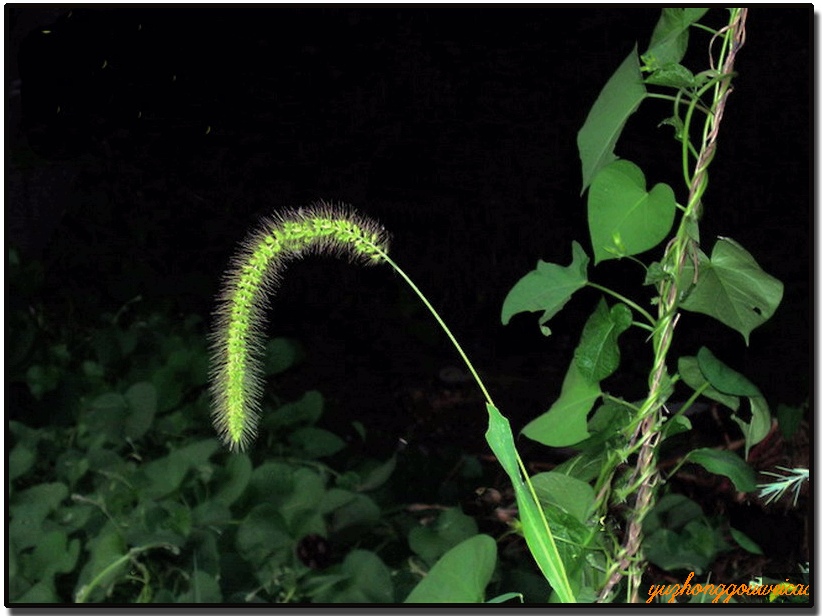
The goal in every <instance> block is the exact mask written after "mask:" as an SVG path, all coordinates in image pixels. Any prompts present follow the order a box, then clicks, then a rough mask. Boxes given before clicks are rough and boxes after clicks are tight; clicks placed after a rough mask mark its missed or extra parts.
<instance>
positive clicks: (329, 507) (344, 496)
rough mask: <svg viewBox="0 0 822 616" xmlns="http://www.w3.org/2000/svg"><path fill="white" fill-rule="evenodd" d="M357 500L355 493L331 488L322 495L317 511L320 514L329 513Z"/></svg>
mask: <svg viewBox="0 0 822 616" xmlns="http://www.w3.org/2000/svg"><path fill="white" fill-rule="evenodd" d="M355 498H357V495H356V493H354V492H351V491H349V490H343V489H341V488H331V489H330V490H327V491H326V493H325V494H324V495H323V499H322V502H321V503H320V505H319V508H318V511H319V512H320V513H323V514H325V513H331V512H332V511H334V510H335V509H339V508H340V507H342V506H343V505H347V504H348V503H350V502H351V501H353V500H354V499H355Z"/></svg>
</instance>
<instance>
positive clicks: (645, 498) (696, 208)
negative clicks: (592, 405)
mask: <svg viewBox="0 0 822 616" xmlns="http://www.w3.org/2000/svg"><path fill="white" fill-rule="evenodd" d="M747 14H748V10H747V9H746V8H735V9H731V18H730V22H729V23H728V25H727V26H725V27H724V28H722V29H721V30H719V31H718V32H717V33H716V34H715V35H714V36H713V37H712V38H711V42H710V45H709V54H708V55H709V57H710V59H711V69H713V70H715V71H716V72H717V73H718V74H719V75H720V76H722V77H721V79H718V80H716V81H715V83H712V84H711V88H713V90H714V105H713V107H712V113H711V114H709V115H708V117H707V119H706V122H705V125H704V128H703V134H702V147H701V148H700V151H699V156H698V157H697V159H696V163H695V164H694V172H693V176H690V175H689V174H688V172H687V169H688V161H689V157H690V156H691V154H690V153H689V148H688V145H689V141H690V140H689V139H688V135H689V128H690V120H691V117H692V114H693V109H694V108H695V107H696V102H694V103H692V104H691V107H690V109H689V113H688V116H687V121H686V123H685V130H684V131H683V139H682V141H683V147H682V151H683V166H684V168H685V179H686V183H687V184H688V189H689V194H688V204H687V206H686V209H685V213H684V214H683V217H682V220H681V222H680V225H679V228H678V230H677V234H676V236H675V237H674V239H673V240H672V241H671V242H670V243H669V244H668V246H667V248H666V250H665V256H664V257H663V259H662V262H663V263H670V264H673V265H674V268H673V271H672V272H670V276H669V277H667V278H665V279H664V280H663V281H662V282H661V283H660V284H659V298H660V302H659V307H658V315H659V320H658V324H659V326H658V327H657V330H656V332H657V333H656V334H655V335H654V365H653V368H652V371H651V379H650V383H649V393H648V398H647V399H646V401H645V403H644V404H643V406H642V409H641V412H640V414H639V418H638V424H637V425H636V427H635V429H634V432H633V434H632V436H631V439H630V441H629V446H628V448H627V450H628V451H626V453H633V452H635V451H637V449H638V452H639V453H638V456H637V461H636V466H635V467H634V469H633V472H632V473H631V476H630V477H629V479H628V483H627V488H625V489H624V490H623V491H622V494H623V495H624V498H630V496H631V495H632V494H633V493H635V494H636V497H635V501H634V504H633V509H634V514H633V515H632V516H631V519H630V520H629V522H628V528H627V530H626V533H625V537H624V539H623V542H622V546H621V548H620V549H619V552H618V554H617V557H616V559H615V561H614V564H613V565H612V567H611V568H610V570H609V575H608V579H607V581H606V583H605V585H604V586H603V588H602V590H601V591H600V593H599V597H598V600H599V601H605V600H607V599H608V596H609V595H610V593H611V591H612V590H613V588H614V586H615V585H616V584H617V583H618V582H619V581H620V580H621V579H622V578H623V577H624V576H626V575H627V576H628V600H629V601H630V602H632V603H635V602H637V601H638V592H639V584H640V581H641V578H642V569H641V567H640V566H639V565H640V564H641V561H642V556H641V547H642V523H643V521H644V520H645V517H646V515H647V514H648V512H649V511H650V509H651V508H652V507H653V504H654V501H655V495H656V487H657V484H658V482H659V473H658V471H657V469H656V466H655V459H654V458H655V456H654V454H655V450H656V445H657V443H658V442H659V438H660V433H661V428H662V418H661V412H660V410H661V408H662V405H663V403H664V401H665V397H666V393H665V390H666V389H667V388H668V387H669V385H670V379H669V377H668V372H667V369H666V362H665V360H666V357H667V354H668V350H669V349H670V346H671V341H672V339H673V333H674V329H675V327H676V324H677V321H678V320H679V313H678V308H679V301H680V290H681V289H680V284H681V282H682V275H683V271H684V269H685V265H686V263H687V261H688V259H689V258H690V259H691V260H692V261H693V264H694V272H695V275H696V270H697V262H696V258H695V248H696V240H695V239H694V238H693V237H691V236H690V234H689V229H688V226H689V225H688V223H689V222H691V221H697V220H698V219H699V217H700V214H701V211H700V210H701V204H702V201H701V199H702V195H703V193H704V192H705V189H706V187H707V183H708V177H707V169H708V166H709V165H710V163H711V160H712V159H713V156H714V153H715V151H716V140H717V136H718V134H719V125H720V123H721V121H722V116H723V113H724V111H725V104H726V102H727V99H728V95H729V94H730V93H731V91H732V88H731V78H732V76H733V69H734V61H735V59H736V54H737V52H738V51H739V49H740V48H741V47H742V45H744V43H745V21H746V18H747ZM717 39H721V40H722V48H721V50H720V53H719V61H718V63H717V66H718V68H717V67H715V65H714V61H713V53H712V48H713V45H714V42H715V41H716V40H717ZM711 88H708V89H711ZM626 457H627V455H626ZM605 492H607V490H603V493H605ZM632 565H634V566H632Z"/></svg>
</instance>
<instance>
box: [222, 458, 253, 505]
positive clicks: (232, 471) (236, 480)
mask: <svg viewBox="0 0 822 616" xmlns="http://www.w3.org/2000/svg"><path fill="white" fill-rule="evenodd" d="M249 481H251V459H250V458H249V457H248V456H247V455H245V454H236V455H233V456H231V457H229V458H228V461H227V462H226V464H225V466H224V467H223V468H222V469H220V471H218V475H217V478H216V481H215V483H217V485H219V490H218V491H217V493H216V494H215V495H214V496H213V500H215V501H217V502H219V503H222V504H224V505H231V504H232V503H233V502H234V501H236V500H237V499H238V498H240V496H241V495H242V493H243V492H245V489H246V488H247V487H248V483H249Z"/></svg>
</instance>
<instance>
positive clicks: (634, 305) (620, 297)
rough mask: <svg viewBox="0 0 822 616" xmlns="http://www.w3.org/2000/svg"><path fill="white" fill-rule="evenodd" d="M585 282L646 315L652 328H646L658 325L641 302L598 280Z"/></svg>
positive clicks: (651, 329)
mask: <svg viewBox="0 0 822 616" xmlns="http://www.w3.org/2000/svg"><path fill="white" fill-rule="evenodd" d="M585 284H586V285H588V286H589V287H591V288H594V289H597V290H599V291H602V292H603V293H608V294H609V295H611V296H612V297H615V298H616V299H618V300H619V301H621V302H622V303H623V304H625V305H627V306H630V307H631V308H633V309H634V310H636V311H637V312H638V313H639V314H641V315H642V316H643V317H645V319H646V320H647V321H648V323H649V324H650V328H645V329H649V330H650V331H653V329H654V327H655V326H656V320H655V319H654V317H652V316H651V313H650V312H648V311H647V310H645V309H644V308H643V307H642V306H640V305H639V304H637V303H636V302H634V301H631V300H630V299H628V298H627V297H625V296H624V295H622V294H620V293H617V292H616V291H614V290H612V289H609V288H608V287H604V286H602V285H600V284H597V283H596V282H591V281H590V280H588V281H586V283H585ZM643 327H644V326H643Z"/></svg>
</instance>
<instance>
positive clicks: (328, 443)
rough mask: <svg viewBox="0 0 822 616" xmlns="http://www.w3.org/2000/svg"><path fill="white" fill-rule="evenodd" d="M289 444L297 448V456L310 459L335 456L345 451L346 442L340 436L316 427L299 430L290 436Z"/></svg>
mask: <svg viewBox="0 0 822 616" xmlns="http://www.w3.org/2000/svg"><path fill="white" fill-rule="evenodd" d="M288 442H289V443H291V446H292V447H294V448H295V450H296V451H295V455H298V454H299V456H300V457H304V458H308V459H312V458H324V457H326V456H333V455H334V454H335V453H338V452H339V451H341V450H343V449H345V441H344V440H342V439H341V438H340V437H339V436H337V435H336V434H334V433H333V432H329V431H328V430H324V429H322V428H315V427H314V426H306V427H304V428H297V429H296V430H294V432H292V433H291V434H290V435H289V437H288Z"/></svg>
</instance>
